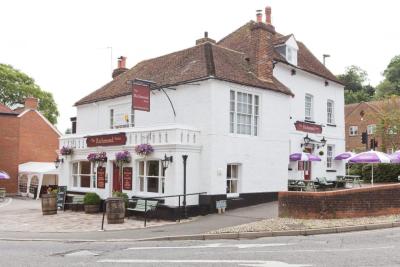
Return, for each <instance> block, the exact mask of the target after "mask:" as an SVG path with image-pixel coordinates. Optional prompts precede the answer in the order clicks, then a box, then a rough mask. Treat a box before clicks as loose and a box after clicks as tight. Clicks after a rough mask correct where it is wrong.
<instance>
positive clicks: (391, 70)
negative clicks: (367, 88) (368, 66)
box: [377, 55, 400, 98]
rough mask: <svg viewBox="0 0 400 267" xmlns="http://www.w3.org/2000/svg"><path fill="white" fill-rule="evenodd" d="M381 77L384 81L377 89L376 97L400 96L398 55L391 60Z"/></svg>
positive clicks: (399, 56) (399, 62) (399, 57)
mask: <svg viewBox="0 0 400 267" xmlns="http://www.w3.org/2000/svg"><path fill="white" fill-rule="evenodd" d="M383 76H384V80H383V81H382V82H381V83H380V84H379V85H378V87H377V96H378V97H380V98H382V97H385V96H390V95H400V55H397V56H395V57H393V58H392V60H391V61H390V63H389V65H388V66H387V67H386V69H385V70H384V72H383Z"/></svg>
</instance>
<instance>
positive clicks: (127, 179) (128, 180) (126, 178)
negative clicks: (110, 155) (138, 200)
mask: <svg viewBox="0 0 400 267" xmlns="http://www.w3.org/2000/svg"><path fill="white" fill-rule="evenodd" d="M122 177H123V180H122V186H123V189H124V190H132V168H131V167H124V170H123V175H122Z"/></svg>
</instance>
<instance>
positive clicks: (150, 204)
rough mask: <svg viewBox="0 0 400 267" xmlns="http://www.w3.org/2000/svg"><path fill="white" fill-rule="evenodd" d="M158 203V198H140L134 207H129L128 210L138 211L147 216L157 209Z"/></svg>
mask: <svg viewBox="0 0 400 267" xmlns="http://www.w3.org/2000/svg"><path fill="white" fill-rule="evenodd" d="M146 202H147V203H146ZM157 205H158V200H144V199H138V200H137V201H136V205H135V207H134V208H130V207H128V208H127V210H128V211H131V212H136V213H143V214H144V215H145V217H147V213H149V212H152V211H155V210H156V208H157Z"/></svg>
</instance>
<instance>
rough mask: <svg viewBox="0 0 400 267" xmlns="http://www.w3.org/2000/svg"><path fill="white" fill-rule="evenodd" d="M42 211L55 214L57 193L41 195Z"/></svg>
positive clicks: (46, 213) (44, 213)
mask: <svg viewBox="0 0 400 267" xmlns="http://www.w3.org/2000/svg"><path fill="white" fill-rule="evenodd" d="M42 213H43V215H53V214H57V195H55V194H44V195H42Z"/></svg>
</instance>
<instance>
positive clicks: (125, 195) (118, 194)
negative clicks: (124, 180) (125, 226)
mask: <svg viewBox="0 0 400 267" xmlns="http://www.w3.org/2000/svg"><path fill="white" fill-rule="evenodd" d="M112 196H113V197H120V198H123V199H124V202H125V208H127V207H128V204H129V203H128V202H129V197H128V194H127V193H122V192H118V191H114V192H113V193H112Z"/></svg>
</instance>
